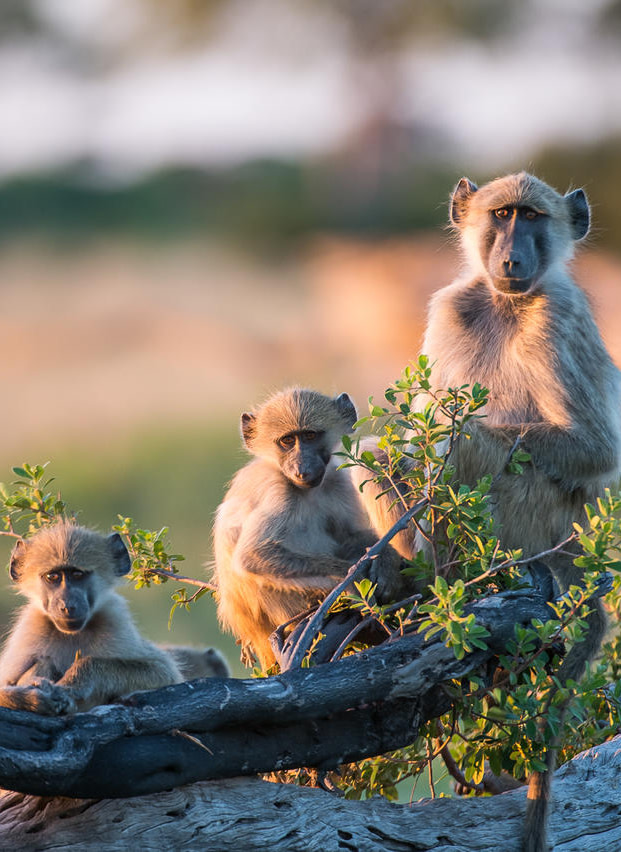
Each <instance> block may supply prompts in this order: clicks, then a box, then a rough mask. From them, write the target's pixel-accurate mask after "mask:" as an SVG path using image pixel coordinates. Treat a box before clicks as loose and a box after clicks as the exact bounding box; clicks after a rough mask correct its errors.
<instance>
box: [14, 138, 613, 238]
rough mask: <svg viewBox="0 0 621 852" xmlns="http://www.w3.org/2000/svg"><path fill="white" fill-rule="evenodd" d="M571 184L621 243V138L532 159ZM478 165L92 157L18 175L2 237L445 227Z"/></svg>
mask: <svg viewBox="0 0 621 852" xmlns="http://www.w3.org/2000/svg"><path fill="white" fill-rule="evenodd" d="M525 166H526V168H527V169H528V170H529V171H533V172H534V173H535V174H537V175H538V176H540V177H541V178H543V179H544V180H547V181H548V182H549V183H551V184H552V185H553V186H555V187H557V188H558V189H559V191H565V190H566V189H567V188H568V187H570V186H584V187H585V188H586V190H587V192H588V194H589V197H590V199H591V201H592V203H593V205H594V210H595V225H596V230H595V235H594V236H595V239H596V240H597V242H598V243H599V244H600V245H602V246H605V247H608V248H613V249H617V250H618V249H619V241H618V238H617V234H618V233H619V231H620V230H621V207H620V206H619V204H618V199H617V195H616V192H617V189H616V187H617V186H618V184H619V180H620V179H621V140H619V138H611V139H609V140H607V141H604V142H601V143H598V144H592V145H584V146H582V147H573V146H572V147H558V148H546V149H545V150H543V151H541V152H540V153H538V154H537V155H536V156H535V157H534V158H532V159H531V160H530V161H529V162H528V163H527V164H524V163H521V162H516V163H510V164H508V166H507V167H506V171H512V170H516V171H519V170H521V169H522V168H524V167H525ZM463 172H466V173H468V174H469V176H470V177H471V178H472V179H473V180H475V181H476V182H478V183H482V182H484V181H486V180H489V179H490V178H493V177H496V176H497V175H496V174H495V173H492V172H489V173H487V174H485V173H478V172H475V173H472V170H471V169H469V167H468V164H467V163H459V162H458V163H457V164H453V165H451V166H448V165H442V164H437V165H430V164H429V163H427V162H424V161H421V160H418V159H417V158H416V157H415V155H414V152H412V155H411V157H410V156H406V157H402V158H397V160H396V161H395V162H392V163H384V164H383V165H382V167H381V168H380V169H378V170H377V172H376V173H375V174H374V175H373V176H372V177H371V178H369V176H368V175H365V176H364V178H363V177H362V176H361V172H360V171H359V169H357V168H356V166H355V163H354V164H352V163H351V162H348V158H347V156H346V155H339V156H333V157H332V158H330V159H324V160H314V161H309V162H302V161H301V162H294V161H276V160H257V161H254V162H251V163H246V164H243V165H239V166H236V167H232V168H229V169H221V170H211V171H203V170H198V169H191V168H177V169H168V170H166V171H162V172H159V173H155V174H151V175H148V176H145V177H143V178H142V179H140V180H138V181H136V182H133V183H125V184H119V183H118V182H113V181H112V182H111V181H110V180H109V179H105V180H104V179H103V177H102V176H97V174H96V171H94V170H93V169H91V168H90V167H89V164H87V163H81V164H78V165H76V166H75V167H74V168H70V169H66V170H64V171H57V172H50V173H47V174H36V175H28V176H21V177H14V178H12V179H9V180H6V181H5V182H4V184H3V185H2V186H0V244H1V243H2V242H4V243H7V242H8V241H10V240H11V239H14V238H17V237H20V238H21V237H25V236H26V237H27V236H38V237H39V236H43V237H44V238H47V239H51V240H54V241H60V242H63V241H69V242H74V241H76V240H77V241H80V240H82V239H87V238H89V237H92V236H106V237H116V236H129V237H136V238H139V239H144V240H147V241H148V240H161V239H170V240H174V239H177V238H183V239H187V238H188V237H192V236H195V237H201V236H207V235H209V236H213V237H215V238H217V239H224V240H225V241H229V242H231V243H233V244H236V245H241V246H243V247H246V248H249V249H251V250H254V251H259V252H265V253H269V252H271V251H283V250H284V251H286V250H287V249H288V248H291V247H295V245H296V244H297V243H299V242H300V241H302V240H304V239H306V238H308V237H310V236H313V235H315V234H317V233H324V232H329V233H332V234H345V235H355V236H358V237H365V236H368V237H380V236H386V235H395V234H406V233H409V232H413V231H418V230H428V229H431V228H437V227H440V226H442V225H443V224H444V223H445V222H446V204H445V199H447V198H448V196H449V193H450V189H451V187H452V186H453V185H454V184H455V183H456V182H457V180H458V179H459V178H460V177H461V176H462V173H463Z"/></svg>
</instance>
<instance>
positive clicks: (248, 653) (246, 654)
mask: <svg viewBox="0 0 621 852" xmlns="http://www.w3.org/2000/svg"><path fill="white" fill-rule="evenodd" d="M240 644H241V653H240V655H239V659H240V660H241V661H242V663H243V664H244V665H245V666H254V665H256V662H257V658H256V657H255V654H254V651H253V649H252V645H251V644H250V642H241V643H240Z"/></svg>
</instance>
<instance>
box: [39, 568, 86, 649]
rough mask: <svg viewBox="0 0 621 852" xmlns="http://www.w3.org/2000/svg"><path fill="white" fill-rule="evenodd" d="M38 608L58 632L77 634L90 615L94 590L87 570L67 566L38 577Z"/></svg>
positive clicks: (53, 569) (84, 625)
mask: <svg viewBox="0 0 621 852" xmlns="http://www.w3.org/2000/svg"><path fill="white" fill-rule="evenodd" d="M40 582H41V606H42V607H43V609H44V610H45V612H46V613H47V615H48V616H49V617H50V618H51V619H52V621H53V622H54V626H55V627H56V628H57V629H58V630H60V632H61V633H78V632H79V631H80V630H82V629H83V628H84V627H86V625H87V624H88V622H89V620H90V617H91V615H92V613H93V606H94V602H95V597H96V589H95V584H94V581H93V576H92V574H91V573H90V572H89V571H84V570H82V569H81V568H75V567H73V566H71V565H66V566H62V567H60V568H52V569H51V570H50V571H46V573H45V574H42V575H41V578H40Z"/></svg>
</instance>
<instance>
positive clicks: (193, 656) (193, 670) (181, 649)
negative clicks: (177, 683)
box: [160, 645, 231, 680]
mask: <svg viewBox="0 0 621 852" xmlns="http://www.w3.org/2000/svg"><path fill="white" fill-rule="evenodd" d="M160 648H161V649H162V650H163V651H165V652H166V653H167V654H170V655H171V657H172V658H173V660H174V661H175V663H176V664H177V668H178V669H179V671H180V672H181V674H182V675H183V679H184V680H194V678H197V677H229V676H230V674H231V672H230V669H229V665H228V663H227V661H226V659H225V658H224V656H223V655H222V654H221V653H220V651H218V650H217V649H216V648H192V647H191V646H187V645H160Z"/></svg>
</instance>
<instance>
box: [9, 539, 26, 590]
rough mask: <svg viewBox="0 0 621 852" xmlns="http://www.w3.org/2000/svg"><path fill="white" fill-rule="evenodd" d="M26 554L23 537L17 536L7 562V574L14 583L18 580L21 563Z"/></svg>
mask: <svg viewBox="0 0 621 852" xmlns="http://www.w3.org/2000/svg"><path fill="white" fill-rule="evenodd" d="M25 555H26V542H25V541H24V539H23V538H19V539H18V540H17V542H16V543H15V547H14V548H13V550H12V551H11V560H10V562H9V575H10V577H11V580H13V582H14V583H17V582H19V579H20V577H21V573H22V565H23V563H24V557H25Z"/></svg>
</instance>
